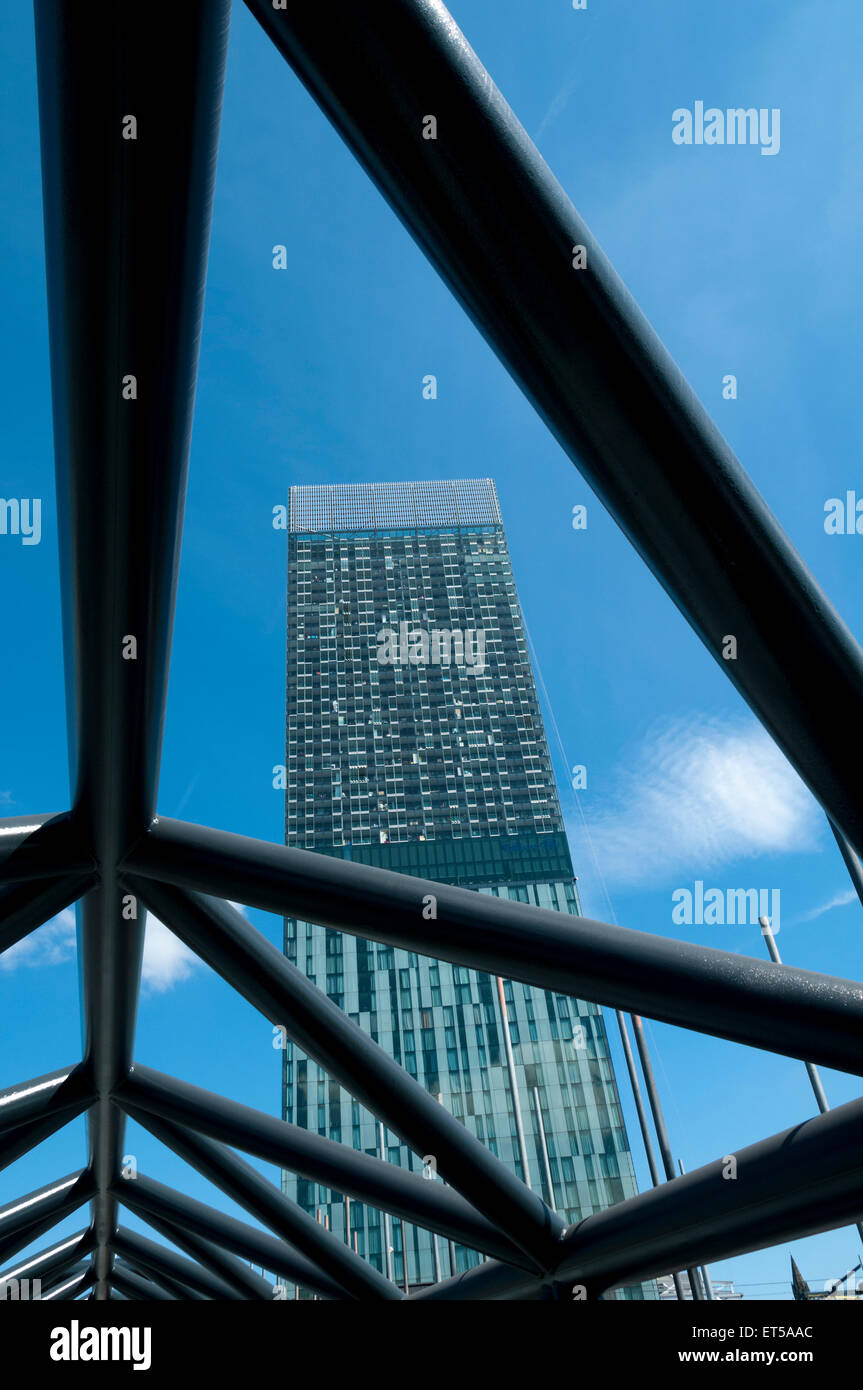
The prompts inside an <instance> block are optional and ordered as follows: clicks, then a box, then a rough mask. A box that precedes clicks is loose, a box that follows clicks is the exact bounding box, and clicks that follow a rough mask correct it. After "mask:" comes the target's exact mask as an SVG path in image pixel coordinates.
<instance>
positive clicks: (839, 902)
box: [797, 888, 857, 922]
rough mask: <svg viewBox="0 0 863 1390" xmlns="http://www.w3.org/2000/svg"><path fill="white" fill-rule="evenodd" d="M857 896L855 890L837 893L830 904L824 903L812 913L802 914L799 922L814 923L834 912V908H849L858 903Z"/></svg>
mask: <svg viewBox="0 0 863 1390" xmlns="http://www.w3.org/2000/svg"><path fill="white" fill-rule="evenodd" d="M856 901H857V894H856V893H855V891H854V889H853V888H848V889H846V891H845V892H844V893H837V894H836V896H835V897H833V898H831V899H830V901H829V902H826V903H822V904H821V906H820V907H813V908H812V909H811V911H809V912H804V913H801V915H800V917H798V919H797V920H798V922H814V921H815V918H816V917H823V916H824V914H825V912H832V911H833V909H834V907H847V905H848V903H856Z"/></svg>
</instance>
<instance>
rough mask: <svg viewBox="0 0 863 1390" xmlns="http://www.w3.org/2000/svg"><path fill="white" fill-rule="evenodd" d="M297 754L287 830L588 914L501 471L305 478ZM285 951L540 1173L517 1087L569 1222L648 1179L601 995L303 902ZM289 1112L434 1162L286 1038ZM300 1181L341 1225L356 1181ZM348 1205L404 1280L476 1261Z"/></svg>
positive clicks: (357, 1235)
mask: <svg viewBox="0 0 863 1390" xmlns="http://www.w3.org/2000/svg"><path fill="white" fill-rule="evenodd" d="M286 767H287V792H286V807H285V840H286V843H287V844H288V845H291V846H297V847H299V848H304V849H309V850H315V851H317V852H318V853H322V854H328V855H335V856H339V857H341V858H347V859H353V860H357V861H359V862H362V863H364V864H374V865H378V866H381V867H384V868H389V869H392V870H395V871H397V872H403V873H409V874H414V875H416V876H418V877H420V878H426V879H435V880H438V881H441V882H445V883H455V884H460V885H462V886H464V887H468V888H473V889H476V890H478V891H479V892H482V893H490V894H493V895H495V896H497V897H503V898H512V899H515V900H516V901H519V902H525V903H533V904H535V905H538V906H540V907H546V908H552V909H556V910H557V911H560V912H568V913H578V912H579V904H578V892H577V886H576V880H575V876H574V874H573V869H572V862H571V858H570V853H569V848H568V845H567V840H566V835H565V833H564V828H563V821H562V817H561V812H560V805H559V802H558V796H557V790H556V787H555V783H554V776H553V771H552V765H551V759H550V756H549V751H548V745H547V742H546V737H545V731H544V728H543V722H542V716H541V712H540V707H539V700H538V697H537V692H536V686H535V683H534V678H533V672H532V669H531V664H530V658H529V654H528V646H527V639H526V635H525V630H524V623H523V620H522V615H521V610H520V607H519V601H518V595H517V593H516V587H515V581H514V578H513V573H512V566H511V563H510V557H509V552H508V548H507V543H506V536H505V534H504V530H503V525H502V521H501V515H500V508H499V505H498V499H497V493H496V490H495V486H494V483H493V482H492V480H491V479H488V478H483V479H469V480H459V481H452V482H422V483H420V482H418V483H368V484H350V485H332V486H329V485H328V486H317V487H293V488H291V493H290V520H289V536H288V640H287V755H286ZM284 949H285V953H286V954H287V956H288V957H289V958H290V959H291V960H292V961H294V962H295V963H296V964H297V965H298V966H299V967H300V969H302V970H304V971H305V972H306V974H307V975H309V976H310V977H311V978H312V979H313V980H314V982H315V983H316V984H317V985H318V986H319V987H320V988H322V989H325V990H326V992H327V994H328V995H329V996H330V998H331V999H333V1000H335V1002H336V1003H337V1004H338V1005H339V1006H340V1007H341V1008H343V1009H344V1010H345V1011H346V1012H347V1013H348V1014H349V1015H350V1016H351V1018H353V1019H355V1020H356V1022H357V1023H359V1025H360V1026H361V1027H362V1028H363V1029H364V1030H366V1031H367V1032H368V1033H369V1034H370V1035H371V1037H372V1038H374V1039H375V1040H376V1041H377V1042H378V1043H380V1044H381V1046H382V1047H384V1048H385V1049H386V1050H387V1051H388V1052H389V1053H390V1054H391V1055H392V1056H393V1057H394V1058H395V1059H396V1061H398V1062H399V1063H400V1064H401V1065H402V1066H403V1067H405V1068H406V1070H407V1071H408V1072H409V1073H410V1074H411V1075H412V1076H414V1077H416V1078H417V1080H419V1081H420V1082H421V1083H422V1084H423V1085H424V1086H425V1087H427V1089H428V1090H429V1091H431V1092H432V1093H433V1094H436V1095H439V1096H440V1098H441V1102H442V1104H444V1105H446V1106H447V1107H448V1108H449V1109H450V1110H451V1111H452V1113H453V1114H454V1115H456V1116H457V1117H458V1118H459V1119H460V1120H461V1121H462V1122H463V1123H464V1124H465V1125H466V1126H468V1128H469V1129H471V1130H472V1131H473V1133H474V1134H475V1135H476V1136H477V1138H479V1139H480V1140H481V1141H482V1142H483V1143H484V1144H486V1145H487V1146H488V1147H489V1148H490V1149H491V1150H492V1151H493V1152H494V1153H495V1154H497V1155H498V1157H499V1158H501V1159H502V1160H503V1162H505V1163H507V1164H509V1165H510V1166H511V1167H512V1168H513V1169H514V1170H515V1171H516V1172H517V1173H518V1175H519V1176H520V1177H522V1178H524V1177H525V1173H524V1165H523V1162H522V1157H521V1154H520V1145H519V1141H518V1135H517V1125H516V1103H518V1107H519V1109H520V1113H521V1119H522V1124H523V1133H524V1137H525V1148H526V1157H527V1164H528V1169H529V1173H528V1175H527V1176H528V1178H529V1181H530V1184H531V1186H532V1187H533V1188H534V1189H535V1190H536V1191H537V1192H540V1193H541V1194H542V1195H543V1197H544V1198H545V1200H546V1201H549V1202H550V1203H551V1204H552V1205H553V1206H554V1207H555V1208H556V1210H557V1211H559V1212H560V1213H561V1215H562V1216H564V1217H565V1218H566V1219H567V1220H568V1221H576V1220H579V1219H581V1218H582V1217H584V1216H588V1215H590V1214H591V1213H593V1212H596V1211H600V1210H602V1209H603V1208H604V1207H607V1206H609V1205H611V1204H612V1203H614V1202H618V1201H621V1200H623V1199H624V1198H626V1197H628V1196H631V1195H633V1194H634V1193H635V1191H636V1186H635V1179H634V1174H633V1167H632V1159H631V1155H630V1151H629V1145H628V1141H627V1136H626V1131H625V1127H624V1122H623V1117H622V1114H621V1109H620V1102H619V1097H618V1093H617V1087H616V1084H615V1079H614V1074H613V1071H612V1064H611V1060H610V1054H609V1049H608V1042H607V1038H606V1033H605V1027H604V1022H603V1018H602V1014H601V1011H600V1009H599V1008H598V1007H597V1006H596V1005H594V1004H588V1003H582V1002H580V1001H578V1000H575V999H570V998H568V997H567V996H565V995H556V994H553V993H551V992H549V991H544V990H541V989H537V988H533V987H530V986H525V985H522V984H519V983H512V982H509V981H504V982H502V985H500V986H499V985H498V982H497V981H496V980H495V979H494V978H493V977H491V976H488V975H484V974H479V973H477V972H474V971H471V970H468V969H466V968H464V967H460V966H457V965H456V966H453V965H449V964H446V963H444V962H443V961H440V962H439V961H435V960H432V959H430V958H428V957H425V956H421V955H417V954H413V953H409V952H406V951H399V950H394V949H392V948H389V947H384V946H378V945H376V944H374V943H371V942H366V941H362V940H357V939H356V938H353V937H350V936H347V935H343V934H342V933H340V932H337V931H331V930H328V929H325V928H323V927H318V926H314V925H312V924H309V923H305V922H300V921H296V920H294V919H287V920H286V922H285V943H284ZM501 993H502V994H503V998H504V1000H505V1009H506V1013H507V1015H508V1026H509V1033H510V1039H511V1045H512V1063H513V1071H514V1080H515V1086H513V1084H512V1081H513V1077H512V1075H511V1073H510V1070H509V1067H508V1064H507V1056H506V1048H505V1040H504V1033H503V1028H504V1027H505V1024H504V1020H503V1007H502V1004H501V999H500V994H501ZM283 1114H284V1118H285V1119H287V1120H289V1121H291V1122H293V1123H295V1124H298V1125H302V1126H305V1127H307V1128H310V1129H313V1130H316V1131H317V1132H318V1133H320V1134H325V1135H328V1136H329V1137H330V1138H332V1139H336V1140H339V1141H341V1142H342V1143H346V1144H351V1145H353V1146H354V1147H355V1148H358V1149H364V1150H365V1151H366V1152H367V1153H370V1154H380V1153H381V1151H382V1150H383V1156H384V1157H385V1158H386V1159H387V1161H389V1162H391V1163H398V1164H401V1165H402V1166H406V1167H410V1168H412V1169H414V1170H415V1171H422V1162H421V1159H420V1158H419V1157H417V1156H416V1155H414V1154H412V1153H411V1151H410V1150H408V1149H407V1148H406V1147H405V1146H404V1145H402V1144H400V1143H399V1141H398V1139H397V1137H396V1136H395V1135H393V1134H390V1133H387V1132H384V1131H383V1130H382V1127H381V1126H379V1125H378V1124H377V1122H376V1121H375V1119H374V1118H373V1117H372V1116H371V1115H370V1114H369V1113H368V1112H367V1111H365V1110H364V1109H363V1108H362V1107H361V1106H360V1105H359V1104H358V1103H357V1102H355V1101H353V1100H352V1099H351V1097H350V1096H349V1095H348V1094H347V1093H346V1092H344V1091H343V1090H342V1089H341V1088H340V1087H339V1085H338V1084H337V1083H336V1082H333V1081H330V1079H329V1078H328V1077H327V1076H325V1075H324V1074H323V1072H322V1071H321V1069H320V1068H319V1067H318V1066H316V1065H315V1064H314V1063H312V1062H310V1061H308V1060H307V1059H306V1058H305V1057H304V1056H303V1055H302V1054H301V1053H300V1052H299V1051H298V1050H297V1049H296V1048H295V1047H292V1046H291V1045H290V1044H288V1045H287V1047H286V1050H285V1053H284V1073H283ZM283 1181H284V1187H285V1191H286V1192H287V1193H288V1194H289V1195H291V1196H292V1197H294V1198H295V1199H296V1200H297V1201H299V1202H300V1204H301V1205H302V1206H303V1207H304V1208H305V1209H306V1210H307V1211H309V1212H312V1213H313V1214H319V1215H320V1219H321V1220H324V1221H325V1222H326V1223H327V1224H328V1225H329V1227H330V1229H331V1230H333V1231H335V1232H336V1233H338V1234H340V1235H341V1236H342V1238H343V1239H344V1238H345V1236H346V1229H345V1218H346V1204H345V1201H344V1198H343V1197H342V1196H341V1195H340V1194H333V1193H331V1192H330V1191H329V1190H326V1189H321V1188H319V1187H318V1185H317V1184H315V1183H312V1182H308V1181H305V1180H303V1179H297V1178H295V1177H294V1176H293V1175H291V1174H285V1176H284V1179H283ZM549 1185H550V1190H549ZM347 1214H348V1215H349V1218H350V1233H349V1234H350V1243H351V1245H352V1246H355V1247H356V1248H357V1249H358V1250H359V1252H360V1254H362V1255H364V1256H365V1257H366V1258H367V1259H369V1260H370V1261H371V1262H372V1263H373V1264H374V1265H375V1266H376V1267H377V1268H378V1269H380V1270H382V1271H384V1272H387V1270H388V1263H387V1253H388V1248H391V1252H392V1253H391V1259H390V1270H391V1273H392V1276H393V1277H394V1278H395V1279H396V1280H397V1281H398V1282H399V1283H403V1282H404V1281H405V1264H404V1260H405V1254H406V1255H407V1271H406V1275H407V1283H408V1284H409V1285H410V1286H412V1287H413V1286H416V1285H417V1284H418V1283H422V1284H426V1283H429V1282H431V1281H432V1280H433V1279H434V1278H435V1275H436V1270H438V1269H439V1270H440V1272H441V1274H442V1276H443V1277H447V1275H448V1274H450V1273H451V1272H460V1271H462V1270H465V1269H467V1268H469V1267H470V1266H471V1265H472V1264H475V1263H477V1262H478V1260H479V1259H480V1256H478V1255H476V1254H475V1253H474V1252H472V1251H468V1250H465V1249H462V1248H461V1247H455V1248H450V1247H449V1243H448V1242H447V1241H446V1240H440V1241H438V1242H433V1241H432V1237H431V1235H430V1234H429V1233H428V1232H426V1231H423V1230H420V1229H418V1228H415V1227H412V1226H406V1227H405V1228H404V1229H403V1228H402V1223H401V1222H400V1221H399V1220H386V1221H384V1219H383V1218H382V1217H381V1216H380V1214H379V1213H378V1212H376V1211H373V1210H372V1209H370V1208H368V1207H364V1206H363V1205H362V1204H360V1203H358V1202H351V1203H350V1204H349V1210H348V1211H347ZM453 1258H454V1260H455V1270H453V1268H452V1262H453ZM633 1292H634V1294H635V1296H640V1290H635V1291H633Z"/></svg>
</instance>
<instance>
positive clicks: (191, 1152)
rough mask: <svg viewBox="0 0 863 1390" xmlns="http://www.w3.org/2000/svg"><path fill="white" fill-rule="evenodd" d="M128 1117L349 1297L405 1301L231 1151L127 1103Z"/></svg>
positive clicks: (396, 1290) (346, 1247)
mask: <svg viewBox="0 0 863 1390" xmlns="http://www.w3.org/2000/svg"><path fill="white" fill-rule="evenodd" d="M127 1113H128V1114H129V1115H130V1116H131V1117H132V1119H134V1120H137V1122H138V1124H140V1125H143V1126H144V1128H145V1129H148V1130H149V1131H150V1133H151V1134H153V1135H155V1137H156V1138H157V1139H160V1140H161V1141H162V1143H163V1144H166V1145H167V1146H168V1148H171V1149H173V1150H174V1152H175V1153H176V1154H179V1156H180V1158H183V1159H185V1160H186V1162H187V1163H189V1164H191V1165H192V1167H194V1168H197V1170H198V1172H199V1173H202V1174H203V1176H204V1177H205V1178H208V1179H209V1181H210V1182H212V1183H215V1185H216V1186H217V1187H220V1188H221V1189H222V1191H223V1192H224V1193H226V1194H227V1196H229V1197H231V1198H232V1199H233V1200H234V1201H235V1202H238V1203H239V1205H240V1206H242V1207H245V1209H246V1211H248V1212H250V1213H251V1214H252V1215H253V1216H256V1217H257V1218H258V1220H259V1221H262V1222H263V1223H264V1224H265V1225H266V1226H269V1228H270V1230H271V1231H275V1233H276V1234H277V1235H278V1236H280V1237H281V1238H282V1240H286V1241H288V1242H289V1244H291V1245H293V1246H295V1247H296V1249H297V1250H299V1251H300V1253H301V1254H303V1255H305V1256H306V1257H307V1258H308V1259H310V1260H312V1261H313V1262H314V1264H315V1265H317V1267H318V1268H319V1269H320V1270H321V1271H322V1272H323V1273H324V1274H326V1275H328V1276H329V1277H330V1278H331V1279H333V1280H335V1281H336V1282H337V1283H338V1284H339V1285H340V1286H341V1288H342V1289H343V1290H344V1292H345V1294H346V1295H347V1296H348V1297H350V1298H356V1299H375V1300H381V1299H383V1300H392V1301H397V1300H400V1299H401V1298H402V1297H403V1295H402V1293H401V1291H400V1290H399V1289H397V1288H396V1286H395V1284H393V1283H391V1282H390V1280H389V1279H386V1278H385V1277H384V1276H383V1275H382V1274H379V1273H378V1272H377V1270H376V1269H373V1268H372V1266H371V1265H369V1264H366V1262H365V1260H362V1259H361V1258H360V1256H359V1255H357V1254H355V1253H354V1251H353V1250H351V1249H350V1248H349V1247H348V1246H347V1245H345V1244H343V1242H342V1241H340V1240H338V1239H337V1238H336V1236H334V1235H333V1234H332V1232H330V1231H328V1230H325V1229H324V1227H323V1226H320V1225H318V1223H317V1221H315V1220H314V1218H313V1217H311V1216H309V1214H308V1213H307V1212H305V1211H303V1209H302V1207H300V1206H298V1205H297V1204H296V1203H295V1202H292V1201H291V1200H290V1199H289V1198H288V1197H286V1196H284V1194H283V1193H281V1192H280V1191H279V1190H278V1188H276V1187H274V1186H273V1184H272V1183H270V1182H268V1181H267V1180H266V1178H262V1177H261V1175H260V1173H258V1172H257V1171H256V1170H255V1169H254V1168H252V1167H251V1165H250V1164H248V1163H244V1162H243V1160H242V1159H239V1158H237V1157H236V1156H235V1155H234V1154H233V1153H231V1151H230V1150H229V1149H226V1148H225V1147H224V1146H223V1145H221V1144H215V1143H214V1142H213V1141H212V1139H205V1138H204V1137H203V1135H200V1134H194V1133H193V1132H192V1131H191V1130H187V1129H183V1128H182V1127H181V1126H180V1125H175V1124H174V1123H173V1122H172V1121H170V1120H163V1119H157V1118H156V1117H155V1115H150V1114H148V1113H147V1112H146V1111H145V1110H138V1109H137V1108H136V1107H135V1106H131V1105H130V1106H129V1107H128V1111H127Z"/></svg>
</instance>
